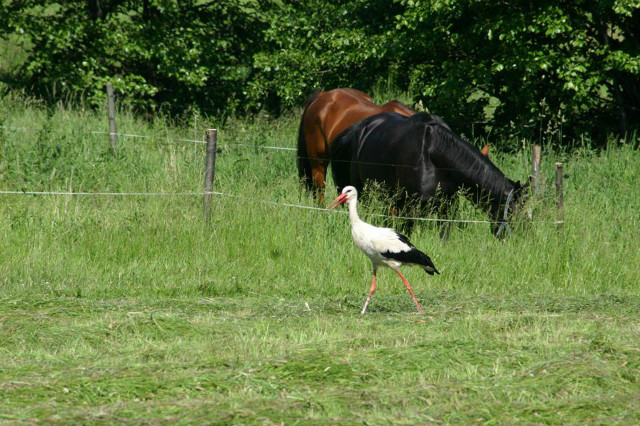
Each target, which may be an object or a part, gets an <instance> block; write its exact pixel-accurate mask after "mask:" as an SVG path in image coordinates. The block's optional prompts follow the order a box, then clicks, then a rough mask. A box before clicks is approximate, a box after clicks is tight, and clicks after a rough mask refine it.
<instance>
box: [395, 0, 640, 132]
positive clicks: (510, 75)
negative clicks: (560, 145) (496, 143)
mask: <svg viewBox="0 0 640 426" xmlns="http://www.w3.org/2000/svg"><path fill="white" fill-rule="evenodd" d="M403 3H404V4H405V5H406V6H407V7H406V10H405V12H404V13H403V14H402V15H401V16H399V17H398V25H397V29H398V32H399V33H400V35H401V37H403V39H404V40H405V41H404V45H406V44H409V43H411V44H413V46H414V50H413V53H412V54H411V53H410V54H409V55H405V58H406V59H405V60H406V63H407V67H408V68H409V69H411V70H412V72H413V73H414V74H413V82H414V85H415V87H416V90H417V91H418V92H419V95H420V97H421V98H422V99H424V102H425V104H426V105H429V108H430V109H432V110H434V111H436V112H440V114H441V115H443V116H444V117H451V118H454V120H456V119H457V120H460V121H461V122H462V123H463V124H465V122H466V123H468V121H469V120H477V121H484V120H483V114H482V113H483V111H484V108H485V107H486V106H487V103H488V102H489V99H491V98H495V99H497V100H498V101H499V105H498V106H497V108H496V109H495V112H494V115H493V116H492V117H488V118H490V121H491V123H490V124H491V125H492V126H498V127H499V128H500V127H502V129H506V130H508V129H509V127H512V126H513V125H514V123H515V127H516V128H517V130H519V131H522V130H523V128H526V127H529V128H530V131H529V132H528V135H529V136H531V135H532V134H536V133H537V132H544V133H546V135H547V137H551V136H556V137H557V136H562V135H558V132H561V131H564V132H565V133H566V134H568V135H569V136H573V137H575V136H576V135H579V134H581V133H583V132H591V133H592V134H593V135H594V136H595V137H602V136H603V135H605V134H606V132H608V131H619V132H622V133H624V132H627V131H629V130H630V129H631V128H634V124H633V123H634V121H637V117H638V110H637V106H638V105H639V104H638V101H639V100H640V98H639V97H638V94H640V78H639V77H640V74H639V73H638V68H637V63H638V61H639V60H640V57H639V56H638V49H637V46H638V45H639V44H638V42H639V41H640V39H639V38H638V37H639V36H640V26H638V17H639V16H640V14H639V11H638V9H637V4H632V2H624V5H622V4H621V3H622V2H613V1H608V2H584V1H579V2H575V1H566V2H564V1H563V2H533V3H531V2H518V1H515V2H508V3H506V4H505V3H499V2H493V3H491V2H489V3H487V2H477V1H449V2H413V1H410V0H408V1H404V2H403ZM425 58H428V60H426V61H425ZM477 91H481V92H482V93H485V94H487V95H488V96H483V97H478V98H477V99H476V100H475V101H472V102H469V97H470V96H472V95H473V94H474V93H475V92H477ZM467 128H468V125H467ZM525 134H527V133H525Z"/></svg>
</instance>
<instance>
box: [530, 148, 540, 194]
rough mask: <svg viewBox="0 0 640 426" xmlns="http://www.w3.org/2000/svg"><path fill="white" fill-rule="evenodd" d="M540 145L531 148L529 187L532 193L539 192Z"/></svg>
mask: <svg viewBox="0 0 640 426" xmlns="http://www.w3.org/2000/svg"><path fill="white" fill-rule="evenodd" d="M539 179H540V145H533V146H532V147H531V185H533V193H534V194H537V193H538V192H540V180H539Z"/></svg>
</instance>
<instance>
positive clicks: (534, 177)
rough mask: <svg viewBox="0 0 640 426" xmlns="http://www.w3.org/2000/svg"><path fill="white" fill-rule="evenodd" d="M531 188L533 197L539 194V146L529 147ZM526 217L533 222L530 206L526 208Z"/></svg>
mask: <svg viewBox="0 0 640 426" xmlns="http://www.w3.org/2000/svg"><path fill="white" fill-rule="evenodd" d="M531 187H532V188H533V196H534V197H535V196H536V194H538V193H539V192H540V145H532V146H531ZM527 217H528V218H529V220H533V207H532V206H531V204H529V206H528V207H527Z"/></svg>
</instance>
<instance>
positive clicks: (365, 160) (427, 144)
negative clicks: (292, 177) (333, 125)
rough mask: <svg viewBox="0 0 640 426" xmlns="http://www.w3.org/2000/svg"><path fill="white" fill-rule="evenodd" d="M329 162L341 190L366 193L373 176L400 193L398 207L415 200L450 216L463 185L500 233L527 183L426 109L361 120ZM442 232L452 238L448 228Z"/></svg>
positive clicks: (338, 142) (338, 143)
mask: <svg viewBox="0 0 640 426" xmlns="http://www.w3.org/2000/svg"><path fill="white" fill-rule="evenodd" d="M331 162H332V173H333V179H334V181H335V183H336V184H337V185H338V191H340V190H341V189H342V188H343V187H345V186H347V185H352V186H354V187H356V189H357V190H358V191H360V192H362V189H363V187H364V184H365V183H366V182H367V181H370V180H375V181H378V182H380V183H382V184H384V185H385V186H386V187H388V188H389V189H391V190H392V191H395V193H396V194H399V195H400V197H399V198H398V202H397V205H396V207H397V208H402V207H403V206H404V205H405V204H406V203H407V202H408V201H409V200H411V199H416V198H417V199H418V200H419V203H420V205H421V207H425V206H426V205H427V203H430V205H431V206H433V207H436V208H441V209H442V210H441V211H443V212H444V213H445V214H446V212H447V209H448V208H449V206H450V204H451V203H450V201H452V199H453V197H454V195H455V194H456V193H457V192H458V191H459V190H460V189H465V190H466V193H467V197H468V198H469V199H470V201H471V202H473V203H474V204H476V205H477V206H480V207H482V208H483V209H484V210H485V211H487V213H488V214H489V217H490V218H491V220H492V222H493V223H492V224H491V230H492V232H493V233H494V235H496V236H497V237H500V236H502V235H504V234H505V231H508V230H509V228H508V217H509V216H510V215H511V214H512V213H513V211H514V209H515V206H516V205H517V202H518V200H519V199H520V197H521V195H522V194H523V193H524V192H525V191H523V188H525V187H526V185H525V186H521V185H520V183H519V182H514V181H512V180H510V179H508V178H507V177H505V175H504V174H503V173H502V172H501V171H500V170H499V169H498V168H497V167H496V166H495V165H494V164H493V163H492V162H491V160H489V158H487V156H485V155H483V154H482V153H481V152H480V150H479V149H478V148H476V147H474V146H473V145H471V144H470V143H469V142H467V141H465V140H463V139H462V138H460V137H459V136H457V135H456V134H454V133H453V132H452V131H451V130H450V129H449V127H448V126H447V125H446V123H444V122H443V121H442V119H440V117H438V116H436V115H431V114H427V113H418V114H415V115H413V116H411V117H405V116H403V115H400V114H395V113H388V112H386V113H381V114H377V115H374V116H371V117H369V118H366V119H364V120H362V121H360V122H359V123H357V124H355V125H353V126H351V127H350V128H348V129H347V130H345V131H344V132H343V133H342V134H340V135H339V136H338V137H337V138H336V140H335V141H334V143H333V145H331ZM436 195H437V196H436ZM409 226H411V224H409ZM445 232H446V233H445ZM441 236H443V237H446V236H448V227H445V228H444V229H442V230H441Z"/></svg>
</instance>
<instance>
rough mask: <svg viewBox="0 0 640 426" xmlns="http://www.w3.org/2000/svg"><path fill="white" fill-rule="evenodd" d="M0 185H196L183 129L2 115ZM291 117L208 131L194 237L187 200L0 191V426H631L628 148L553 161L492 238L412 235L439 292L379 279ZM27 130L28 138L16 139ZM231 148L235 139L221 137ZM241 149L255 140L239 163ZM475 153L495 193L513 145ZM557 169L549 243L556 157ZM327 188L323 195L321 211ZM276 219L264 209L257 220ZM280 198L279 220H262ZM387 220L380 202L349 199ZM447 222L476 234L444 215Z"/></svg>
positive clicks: (634, 290) (638, 177)
mask: <svg viewBox="0 0 640 426" xmlns="http://www.w3.org/2000/svg"><path fill="white" fill-rule="evenodd" d="M0 113H1V114H2V115H1V117H0V118H1V119H2V122H3V125H5V126H13V127H20V126H22V127H30V128H40V129H44V130H41V131H39V132H38V131H36V132H35V134H34V132H31V133H26V132H20V131H7V130H3V131H2V132H1V133H0V142H1V144H0V147H1V149H0V186H1V188H0V189H3V190H18V191H21V190H24V191H30V190H42V191H51V190H53V191H60V190H64V191H88V192H96V191H101V192H153V193H158V192H161V193H178V192H179V193H184V192H198V191H201V190H202V186H203V182H204V178H203V172H204V170H203V169H204V147H203V146H202V145H199V144H179V143H174V142H171V141H170V139H176V138H197V137H198V136H197V133H198V132H195V133H194V129H193V128H192V126H185V127H182V126H181V125H179V124H175V125H174V124H171V123H170V122H169V121H168V120H165V119H162V118H161V117H158V118H157V119H156V120H154V121H153V122H151V123H146V122H141V121H138V120H136V119H135V117H134V116H132V115H131V114H129V113H127V112H126V111H120V112H119V116H118V117H119V130H120V131H121V132H123V133H130V134H140V135H144V136H148V137H147V138H145V139H142V138H138V139H126V138H120V140H119V146H118V149H117V151H116V153H115V154H113V153H111V151H110V148H109V143H108V138H107V137H106V136H105V135H99V134H95V133H93V132H94V131H95V130H101V129H104V127H105V126H106V119H105V116H102V115H101V114H94V113H90V112H86V111H84V112H83V111H74V110H71V109H64V108H58V109H56V110H52V111H46V110H44V109H41V108H40V107H38V106H37V105H32V104H28V103H27V104H25V103H24V102H23V101H22V100H20V99H17V98H5V99H3V100H2V101H1V102H0ZM297 120H298V118H297V117H283V118H281V119H278V120H265V119H256V120H252V121H249V120H229V121H228V122H227V123H225V124H224V125H221V123H207V122H203V123H201V125H202V129H198V130H204V128H206V127H217V128H218V129H219V134H218V136H219V138H218V142H219V146H220V148H221V152H219V153H218V158H217V161H216V178H215V183H214V189H215V190H216V191H219V192H222V193H224V194H227V195H233V196H215V197H214V199H213V206H212V216H211V220H210V222H209V223H208V224H205V223H204V221H203V218H202V198H201V197H200V196H189V195H179V196H178V195H176V196H165V195H163V196H99V197H98V196H53V195H51V196H30V195H0V242H1V246H0V250H1V252H0V400H1V401H3V403H2V405H1V407H0V422H2V423H4V424H74V423H78V424H114V423H118V424H221V425H222V424H256V425H257V424H260V425H261V424H305V425H306V424H328V423H331V424H368V425H376V424H380V425H382V424H469V423H494V424H514V423H521V424H634V423H638V421H639V419H638V417H639V415H638V414H637V413H640V407H639V406H638V405H640V399H638V396H637V395H640V392H639V391H640V386H639V380H640V376H639V375H640V345H639V344H638V343H637V342H639V341H640V339H639V338H638V337H639V336H638V334H639V333H640V328H639V320H640V316H639V315H638V310H639V308H638V306H640V304H639V302H640V286H639V283H640V273H639V268H638V267H637V265H640V247H639V244H638V238H637V232H636V231H637V229H638V225H639V218H640V216H638V214H637V212H638V211H640V193H639V192H640V189H638V185H637V182H639V181H640V156H639V155H638V151H637V141H630V142H627V143H624V144H620V143H612V144H611V145H610V146H609V147H608V148H607V149H605V150H602V151H600V152H594V151H591V150H588V149H578V150H576V151H574V152H573V153H571V154H567V153H564V152H562V151H557V150H554V149H553V147H552V146H549V147H546V148H548V149H549V152H550V154H549V156H547V157H544V159H543V168H542V177H543V185H542V187H543V188H544V192H543V193H542V194H540V195H539V196H537V197H536V198H534V199H533V200H532V202H531V204H530V206H531V210H532V213H533V215H534V219H535V222H536V223H534V224H530V223H528V222H526V221H523V222H522V223H521V224H520V225H519V226H516V227H515V229H514V235H513V236H512V237H511V238H509V239H507V240H505V241H499V240H496V239H495V238H493V237H492V236H491V235H490V232H489V226H488V225H487V224H478V225H477V224H466V225H465V224H459V225H456V226H454V227H453V229H452V231H451V238H450V239H449V241H447V242H444V241H441V240H439V239H438V237H437V234H438V228H437V226H435V225H432V224H430V223H422V224H419V225H418V226H417V227H416V229H415V230H414V232H413V233H412V235H411V239H412V241H413V242H414V244H415V245H416V246H417V247H419V248H421V249H422V250H424V251H425V252H426V253H428V254H429V255H430V256H431V258H432V259H433V260H434V263H435V264H436V266H437V267H438V269H439V270H440V271H441V272H442V274H441V275H440V276H436V277H430V276H427V275H426V274H424V272H422V271H420V270H418V269H406V270H405V275H406V277H407V278H408V280H409V281H410V282H411V284H412V286H413V288H414V290H415V291H416V295H417V297H418V299H419V300H420V303H421V304H422V305H423V307H424V308H425V314H424V315H418V314H416V313H415V306H414V305H413V303H412V301H411V298H410V296H409V295H408V294H407V292H406V290H405V289H404V286H403V285H402V282H401V281H400V280H399V279H398V277H397V276H396V275H395V274H394V273H393V272H392V271H388V270H382V271H380V273H379V280H378V284H379V286H378V291H377V292H376V294H375V295H374V297H373V299H372V301H371V305H370V307H369V312H368V314H367V315H365V316H361V315H360V314H359V312H360V309H361V307H362V303H363V302H364V298H365V297H366V294H367V292H368V289H369V284H370V279H371V276H370V273H371V271H370V265H369V262H368V260H367V259H366V258H365V256H364V255H363V254H361V253H359V252H358V251H357V249H356V248H355V247H354V246H353V243H352V242H351V237H350V233H349V224H348V220H347V217H346V215H345V214H343V213H337V212H333V213H327V212H322V211H314V210H303V209H297V208H295V207H291V206H287V205H285V204H282V203H287V204H301V205H306V206H311V207H313V206H316V205H317V204H315V202H314V201H313V199H312V198H311V197H310V195H309V194H307V193H306V192H305V191H302V190H301V188H300V186H299V183H298V179H297V171H296V169H295V152H289V151H269V150H265V149H261V148H259V146H261V145H264V146H288V147H294V146H295V142H296V132H297V126H298V122H297ZM29 135H30V136H29ZM232 143H242V144H245V145H233V144H232ZM246 145H249V147H247V146H246ZM525 148H526V149H523V150H522V152H518V153H516V154H510V155H506V154H501V153H499V152H492V154H491V155H492V158H493V161H494V162H496V164H497V165H498V166H499V167H500V168H501V169H502V170H504V171H505V173H506V174H507V176H509V177H512V178H514V179H515V178H519V179H521V180H524V179H526V177H527V176H528V174H529V167H530V165H529V161H530V154H529V151H528V147H525ZM555 161H563V162H564V165H565V166H564V167H565V172H567V173H568V174H569V175H570V177H569V178H568V179H567V180H565V206H564V218H565V221H566V223H565V225H564V230H563V231H562V232H559V231H558V230H557V225H556V224H555V223H554V221H555V220H556V219H557V217H558V216H557V212H556V209H555V193H554V188H553V184H552V182H553V175H554V169H553V163H554V162H555ZM333 194H334V192H333V189H331V190H330V191H329V193H328V194H327V198H332V197H333ZM274 203H275V204H274ZM278 203H280V204H278ZM360 210H361V214H362V217H363V218H364V219H365V220H367V221H370V222H372V223H375V224H378V225H380V224H383V223H391V224H392V225H393V226H401V225H402V223H401V222H400V221H397V220H392V221H390V222H385V221H384V220H383V219H382V218H380V217H378V216H376V215H377V214H381V213H386V212H388V206H387V204H385V201H384V199H379V200H378V199H376V200H372V201H371V202H369V203H362V204H361V206H360ZM457 217H458V218H465V219H467V218H470V219H481V220H482V219H486V215H485V214H484V213H483V212H481V211H478V210H476V209H475V208H473V206H471V205H470V204H469V203H467V202H464V201H463V202H462V203H461V207H460V210H459V211H458V213H457Z"/></svg>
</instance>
